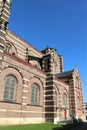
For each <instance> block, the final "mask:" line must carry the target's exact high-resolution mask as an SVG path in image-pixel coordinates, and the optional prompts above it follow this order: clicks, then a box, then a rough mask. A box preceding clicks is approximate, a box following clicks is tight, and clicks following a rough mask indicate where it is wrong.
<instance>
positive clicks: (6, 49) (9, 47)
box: [5, 44, 11, 52]
mask: <svg viewBox="0 0 87 130" xmlns="http://www.w3.org/2000/svg"><path fill="white" fill-rule="evenodd" d="M5 51H6V52H11V45H9V44H7V45H6V47H5Z"/></svg>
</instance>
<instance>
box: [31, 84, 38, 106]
mask: <svg viewBox="0 0 87 130" xmlns="http://www.w3.org/2000/svg"><path fill="white" fill-rule="evenodd" d="M31 105H33V106H38V105H40V87H39V85H38V84H37V83H34V84H33V85H32V88H31Z"/></svg>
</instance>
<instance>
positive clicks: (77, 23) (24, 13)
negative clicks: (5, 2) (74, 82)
mask: <svg viewBox="0 0 87 130" xmlns="http://www.w3.org/2000/svg"><path fill="white" fill-rule="evenodd" d="M9 29H11V30H12V31H13V32H15V33H16V34H18V35H19V36H21V37H22V38H23V39H24V40H26V41H28V42H29V43H31V44H32V45H33V46H35V47H36V48H37V49H39V50H43V49H45V48H46V47H47V46H48V47H52V48H56V49H57V52H58V53H59V54H61V55H63V57H64V70H65V71H67V70H72V69H74V68H75V65H77V67H78V70H79V73H80V76H81V78H82V81H83V93H84V101H86V102H87V0H26V1H25V0H22V1H20V0H13V1H12V9H11V16H10V20H9Z"/></svg>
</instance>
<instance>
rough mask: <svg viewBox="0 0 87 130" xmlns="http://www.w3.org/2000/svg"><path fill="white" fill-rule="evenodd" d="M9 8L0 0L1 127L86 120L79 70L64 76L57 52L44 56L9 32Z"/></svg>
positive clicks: (8, 3) (60, 58) (51, 50)
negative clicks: (4, 125)
mask: <svg viewBox="0 0 87 130" xmlns="http://www.w3.org/2000/svg"><path fill="white" fill-rule="evenodd" d="M10 5H11V0H5V1H4V0H0V92H1V93H0V124H20V123H24V124H26V123H44V122H53V123H58V122H61V121H68V120H71V119H72V118H77V119H79V118H81V119H83V117H84V104H83V94H82V83H81V79H80V75H79V73H78V69H77V68H75V69H74V70H72V71H68V72H64V65H63V57H62V56H61V55H59V54H58V53H57V51H56V50H55V49H54V48H46V49H45V50H43V51H42V52H41V51H39V50H37V49H36V48H35V47H33V46H32V45H31V44H29V43H27V42H26V41H24V40H23V39H22V38H20V37H19V36H17V35H16V34H14V33H13V32H11V31H10V30H8V29H7V25H8V19H9V14H10ZM34 86H35V87H34ZM8 99H9V100H8ZM35 101H36V102H35Z"/></svg>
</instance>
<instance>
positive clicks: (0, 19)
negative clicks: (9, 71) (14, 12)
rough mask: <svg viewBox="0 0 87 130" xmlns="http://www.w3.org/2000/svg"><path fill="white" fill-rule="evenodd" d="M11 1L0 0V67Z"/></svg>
mask: <svg viewBox="0 0 87 130" xmlns="http://www.w3.org/2000/svg"><path fill="white" fill-rule="evenodd" d="M11 2H12V0H0V68H1V63H2V58H3V51H4V46H5V37H6V32H7V28H8V20H9V16H10V7H11Z"/></svg>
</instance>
